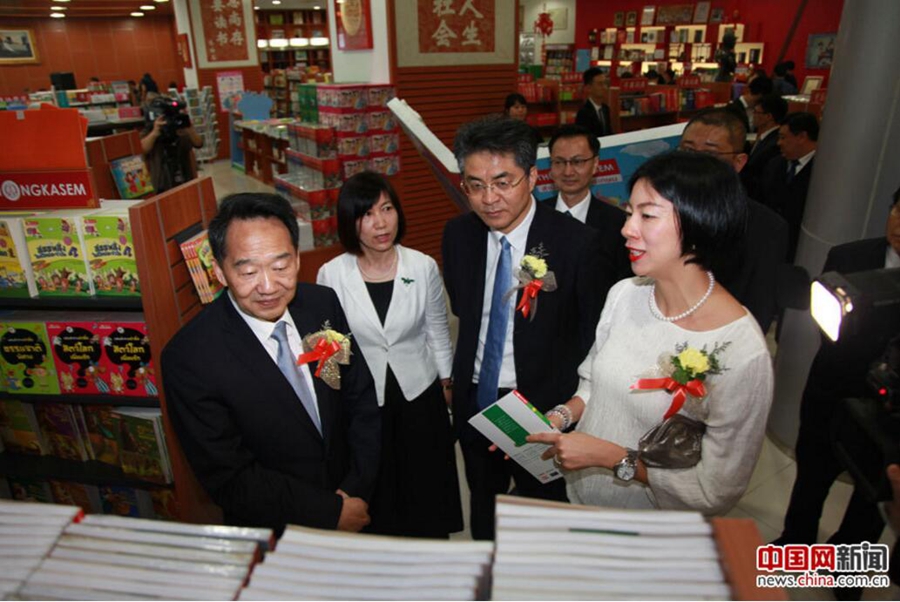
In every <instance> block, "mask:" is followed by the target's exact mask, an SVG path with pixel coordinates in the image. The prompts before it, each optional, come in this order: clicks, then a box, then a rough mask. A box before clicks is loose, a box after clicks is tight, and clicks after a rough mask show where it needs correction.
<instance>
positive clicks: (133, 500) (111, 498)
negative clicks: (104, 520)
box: [98, 485, 153, 518]
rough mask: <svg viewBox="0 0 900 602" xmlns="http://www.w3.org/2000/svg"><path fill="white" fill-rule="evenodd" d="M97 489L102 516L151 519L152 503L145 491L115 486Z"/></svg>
mask: <svg viewBox="0 0 900 602" xmlns="http://www.w3.org/2000/svg"><path fill="white" fill-rule="evenodd" d="M98 489H99V491H100V505H101V506H102V508H103V513H104V514H118V515H119V516H134V517H136V518H152V516H153V502H152V501H151V500H150V494H149V493H148V492H147V491H145V490H143V489H134V488H133V487H121V486H117V485H110V486H101V487H99V488H98Z"/></svg>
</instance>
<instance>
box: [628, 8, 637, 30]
mask: <svg viewBox="0 0 900 602" xmlns="http://www.w3.org/2000/svg"><path fill="white" fill-rule="evenodd" d="M635 25H637V11H636V10H630V11H628V12H627V13H625V27H634V26H635Z"/></svg>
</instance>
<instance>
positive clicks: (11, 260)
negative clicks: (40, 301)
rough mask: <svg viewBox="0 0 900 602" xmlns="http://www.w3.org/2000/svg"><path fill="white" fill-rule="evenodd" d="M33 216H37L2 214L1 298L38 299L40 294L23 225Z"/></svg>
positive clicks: (0, 252)
mask: <svg viewBox="0 0 900 602" xmlns="http://www.w3.org/2000/svg"><path fill="white" fill-rule="evenodd" d="M31 215H35V214H34V213H21V214H13V213H2V214H0V297H36V296H37V294H38V290H37V283H36V282H35V280H34V272H32V270H31V261H29V260H28V244H27V243H26V241H25V229H24V226H23V223H22V220H23V218H24V217H27V216H31Z"/></svg>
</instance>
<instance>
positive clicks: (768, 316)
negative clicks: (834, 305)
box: [678, 109, 788, 334]
mask: <svg viewBox="0 0 900 602" xmlns="http://www.w3.org/2000/svg"><path fill="white" fill-rule="evenodd" d="M746 138H747V130H745V129H744V124H743V123H742V122H741V119H740V118H739V117H738V116H737V115H735V114H734V112H732V111H730V110H729V109H708V110H705V111H701V112H700V113H698V114H697V115H695V116H694V118H693V119H691V120H690V121H689V122H688V124H687V126H685V128H684V132H682V134H681V142H680V143H679V145H678V148H680V149H681V150H687V151H693V152H698V153H706V154H709V155H713V156H715V157H718V158H719V159H721V160H722V161H724V162H725V163H728V164H729V165H731V166H732V167H734V170H735V171H737V172H738V173H740V172H741V170H742V169H744V166H745V165H747V154H746V153H745V152H744V151H743V149H744V141H745V140H746ZM748 201H749V203H748V206H749V208H750V216H749V218H750V219H749V220H748V221H747V233H746V235H745V236H744V244H743V245H742V246H741V252H740V257H738V258H737V261H735V266H734V270H732V272H731V274H730V276H727V277H725V278H723V279H720V280H722V284H723V285H724V286H725V288H726V289H728V292H730V293H731V294H732V295H734V297H735V299H737V300H738V301H740V302H741V304H742V305H744V306H745V307H746V308H747V309H749V310H750V313H752V314H753V317H754V318H756V321H757V322H758V323H759V326H760V328H761V329H762V331H763V334H765V333H766V332H767V331H768V330H769V326H771V325H772V320H773V319H774V318H775V313H776V311H777V303H776V297H775V291H776V286H775V284H776V280H777V274H778V266H780V265H782V264H783V263H784V262H785V259H786V257H787V248H788V226H787V222H785V220H784V219H782V218H781V216H779V215H778V214H777V213H775V212H774V211H772V210H771V209H769V208H768V207H766V206H764V205H763V204H761V203H759V202H757V201H756V200H754V199H752V198H750V199H748Z"/></svg>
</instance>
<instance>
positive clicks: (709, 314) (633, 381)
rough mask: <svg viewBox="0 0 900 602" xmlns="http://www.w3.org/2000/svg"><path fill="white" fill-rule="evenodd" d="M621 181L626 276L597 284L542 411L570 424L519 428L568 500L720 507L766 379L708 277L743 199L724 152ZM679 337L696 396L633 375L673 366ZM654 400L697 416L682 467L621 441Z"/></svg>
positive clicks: (756, 335)
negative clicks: (587, 340) (695, 452)
mask: <svg viewBox="0 0 900 602" xmlns="http://www.w3.org/2000/svg"><path fill="white" fill-rule="evenodd" d="M630 186H631V198H630V200H629V209H628V212H629V214H630V216H629V218H628V220H627V222H626V224H625V226H624V227H623V229H622V234H623V236H624V237H625V245H626V246H627V248H628V251H629V255H630V259H631V265H632V269H633V271H634V273H635V275H636V277H635V278H631V279H628V280H623V281H621V282H619V283H618V284H617V285H616V286H614V287H613V288H612V289H611V290H610V292H609V296H608V297H607V300H606V305H605V307H604V309H603V314H602V315H601V318H600V323H599V324H598V326H597V332H596V341H595V343H594V346H593V348H592V349H591V351H590V353H589V354H588V357H587V358H586V359H585V360H584V362H583V363H582V365H581V367H580V368H579V375H580V377H581V382H580V385H579V388H578V391H577V393H576V395H575V396H574V397H573V398H572V399H571V400H569V401H568V402H567V403H566V404H565V405H564V406H557V407H556V408H554V409H553V410H551V411H550V412H548V417H549V418H550V420H551V422H553V424H554V426H556V427H557V428H559V429H561V430H565V429H566V428H568V427H569V425H570V424H574V423H576V422H577V423H578V425H577V429H576V430H575V431H574V432H571V433H566V434H561V433H547V434H541V435H535V436H532V437H530V438H529V440H530V441H538V442H542V443H546V444H548V445H549V446H550V449H548V451H547V452H546V453H545V454H544V456H545V457H546V458H549V457H553V458H554V461H555V462H556V463H557V465H559V466H560V467H561V468H563V470H564V471H565V474H566V482H567V489H568V495H569V499H570V500H571V501H572V502H573V503H579V504H592V505H600V506H609V507H621V508H666V509H690V510H697V511H701V512H703V513H704V514H708V515H715V514H724V513H726V512H727V511H728V510H729V509H730V508H731V507H732V506H733V505H734V504H735V503H736V502H737V501H738V500H739V499H740V497H741V495H742V494H743V493H744V491H745V489H746V487H747V483H748V481H749V479H750V475H751V474H752V472H753V468H754V466H755V464H756V460H757V458H758V456H759V452H760V449H761V447H762V442H763V437H764V435H765V426H766V418H767V416H768V412H769V406H770V405H771V402H772V388H773V377H772V361H771V357H770V356H769V353H768V350H767V348H766V344H765V339H764V337H763V334H762V332H761V331H760V329H759V327H758V326H757V324H756V321H755V320H754V319H753V316H752V315H751V314H750V313H749V312H748V311H747V309H746V308H745V307H743V306H742V305H741V304H740V303H738V302H737V301H736V300H735V299H734V297H732V296H731V295H730V294H729V293H728V291H727V290H725V289H724V288H722V286H720V285H719V284H717V283H716V279H715V274H716V273H717V272H720V271H722V270H726V269H727V267H728V266H727V263H728V261H729V260H730V258H731V257H734V256H735V252H734V251H733V248H734V246H735V245H736V243H737V242H739V241H740V239H741V237H742V236H743V232H744V229H745V225H746V219H747V204H746V200H745V197H744V194H743V191H742V189H741V186H740V181H739V178H738V176H737V174H736V173H735V172H734V170H733V169H732V168H731V167H730V166H729V165H726V164H725V163H724V162H722V161H719V160H718V159H716V158H714V157H711V156H708V155H700V154H694V153H686V152H682V151H676V152H673V153H668V154H666V155H662V156H658V157H654V158H653V159H651V160H649V161H647V162H646V163H645V164H644V165H642V166H641V167H640V168H639V169H638V171H637V172H636V173H635V174H634V176H633V177H632V179H631V183H630ZM684 345H687V347H689V348H692V349H694V350H696V351H700V350H704V351H705V352H706V355H703V354H697V353H695V352H689V354H688V355H687V356H682V357H681V360H680V361H683V362H686V363H688V364H690V365H691V366H692V367H693V368H694V369H695V370H696V371H698V372H704V367H706V373H705V381H703V386H704V387H705V389H706V393H707V395H706V396H702V392H697V391H696V390H695V391H694V393H695V395H697V396H696V397H695V395H685V399H686V403H685V404H684V405H683V407H682V406H679V405H678V404H673V401H674V400H675V399H676V397H678V395H675V394H673V393H670V392H669V390H667V389H665V388H654V387H652V386H649V385H650V383H647V385H648V386H646V387H641V388H638V387H636V385H637V384H638V381H640V380H641V379H651V378H657V379H662V378H666V377H672V376H676V375H675V374H673V370H674V367H673V363H672V357H673V356H676V355H678V354H679V352H680V351H681V350H682V349H684V347H683V346H684ZM722 346H724V349H721V347H722ZM717 347H718V348H720V349H719V350H718V351H717V352H716V353H715V354H712V352H713V350H714V349H716V348H717ZM709 355H713V359H714V360H715V361H713V363H712V365H711V366H710V365H709V363H710V357H709ZM716 361H717V362H718V367H719V368H720V370H716ZM676 363H677V362H676ZM710 368H712V369H711V370H710ZM644 382H645V383H646V381H644ZM642 384H643V383H642ZM656 384H657V385H658V384H659V381H657V383H656ZM669 384H673V383H672V381H669ZM673 386H674V384H673ZM675 392H677V389H676V391H675ZM667 413H672V414H674V413H680V414H682V415H687V416H688V417H691V418H693V419H695V420H699V421H700V422H703V423H705V425H706V429H705V432H704V433H703V435H702V438H701V445H700V454H701V457H700V460H699V462H697V463H696V464H695V465H693V466H691V467H689V468H662V467H648V466H647V465H646V464H645V463H644V461H643V460H642V459H641V458H640V455H639V454H637V452H636V451H635V450H637V448H638V441H639V440H640V439H641V437H642V436H643V435H644V434H645V433H647V431H649V430H650V429H652V428H653V427H654V426H656V425H658V424H659V423H660V422H662V421H663V417H664V416H665V415H667Z"/></svg>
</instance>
